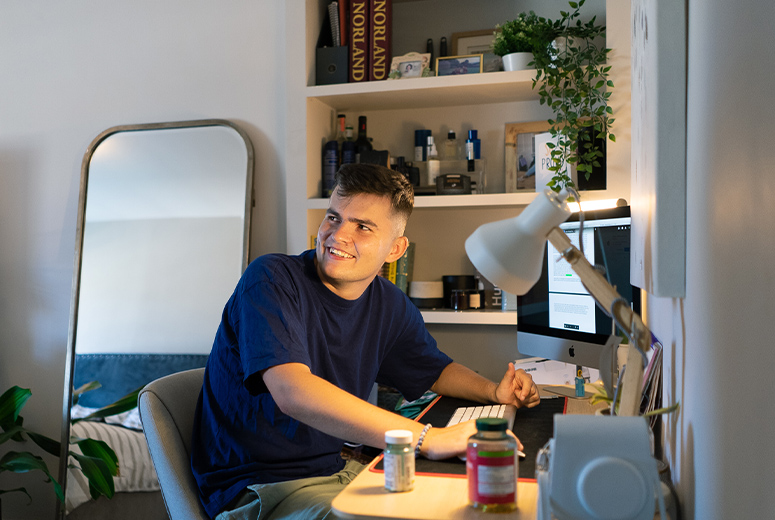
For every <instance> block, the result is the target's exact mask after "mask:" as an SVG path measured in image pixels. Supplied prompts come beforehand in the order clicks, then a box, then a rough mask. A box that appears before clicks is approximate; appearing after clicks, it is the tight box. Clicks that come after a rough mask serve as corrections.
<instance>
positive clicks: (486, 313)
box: [422, 309, 517, 325]
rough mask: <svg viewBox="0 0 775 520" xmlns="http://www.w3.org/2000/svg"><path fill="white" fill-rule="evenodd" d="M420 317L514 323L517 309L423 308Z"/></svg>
mask: <svg viewBox="0 0 775 520" xmlns="http://www.w3.org/2000/svg"><path fill="white" fill-rule="evenodd" d="M422 317H423V319H424V320H425V323H435V324H439V323H442V324H453V325H454V324H457V325H516V324H517V311H500V310H468V311H453V310H451V309H449V310H447V309H440V310H424V311H422Z"/></svg>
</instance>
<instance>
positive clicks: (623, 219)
mask: <svg viewBox="0 0 775 520" xmlns="http://www.w3.org/2000/svg"><path fill="white" fill-rule="evenodd" d="M560 228H561V229H562V230H563V231H564V232H565V233H566V234H567V235H568V237H569V238H570V240H571V242H572V243H573V245H575V246H576V247H579V214H578V213H574V214H573V215H572V216H571V217H570V218H569V219H568V220H567V221H566V222H565V223H563V224H561V225H560ZM582 241H583V244H584V256H586V258H587V259H588V260H589V262H590V263H591V264H592V265H595V266H598V267H599V268H601V272H602V273H603V274H604V276H605V277H606V278H607V279H608V281H609V283H611V285H613V286H614V287H615V288H616V290H617V292H618V293H619V294H620V295H621V296H622V297H623V298H625V299H626V300H627V301H628V302H630V305H631V306H632V307H633V309H634V310H635V311H636V312H638V313H639V312H640V290H639V289H638V288H637V287H634V286H632V285H631V284H630V208H629V207H628V206H625V207H618V208H611V209H604V210H595V211H586V212H585V213H584V229H583V237H582ZM558 260H559V261H558ZM517 313H518V316H517V330H518V333H517V349H518V350H519V352H520V353H521V354H523V355H528V356H535V357H540V358H546V359H553V360H556V361H563V362H565V363H573V364H576V365H581V366H585V367H590V368H596V369H600V368H601V366H600V363H601V354H602V353H603V352H604V351H607V353H608V355H609V356H611V355H613V354H612V352H611V351H612V350H613V348H614V347H615V346H616V345H618V344H619V338H618V337H617V331H616V330H615V328H614V326H613V324H612V319H611V318H609V317H608V315H607V313H606V312H604V311H603V310H602V309H601V308H600V307H599V306H597V305H596V304H595V300H594V299H593V298H592V296H590V295H589V293H588V292H587V291H586V289H585V288H584V286H583V285H582V284H581V281H580V279H579V277H578V276H577V275H576V273H574V272H573V270H572V269H571V266H570V264H569V263H568V262H566V261H565V260H564V259H563V258H562V257H561V256H560V253H559V252H557V250H555V249H554V247H552V245H551V244H549V243H548V242H547V248H546V251H545V252H544V263H543V268H542V271H541V277H540V278H539V280H538V282H537V283H536V284H535V286H533V288H532V289H531V290H530V291H529V292H528V293H527V294H525V295H524V296H520V297H519V298H518V299H517ZM615 359H616V357H615V356H613V360H614V361H615Z"/></svg>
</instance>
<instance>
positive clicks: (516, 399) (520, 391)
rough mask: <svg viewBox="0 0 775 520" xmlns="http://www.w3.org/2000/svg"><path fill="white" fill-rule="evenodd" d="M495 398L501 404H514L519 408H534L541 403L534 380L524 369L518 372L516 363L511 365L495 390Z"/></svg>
mask: <svg viewBox="0 0 775 520" xmlns="http://www.w3.org/2000/svg"><path fill="white" fill-rule="evenodd" d="M495 397H496V399H497V401H498V402H499V403H501V404H513V405H515V406H516V407H517V408H522V407H528V408H532V407H534V406H537V405H538V403H540V402H541V397H540V396H539V395H538V388H537V387H536V385H535V383H534V382H533V378H532V377H530V374H528V373H527V372H525V371H524V370H522V369H519V370H516V369H515V368H514V363H509V368H508V369H506V374H505V375H504V376H503V379H501V382H500V383H498V386H497V388H496V389H495Z"/></svg>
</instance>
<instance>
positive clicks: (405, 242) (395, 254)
mask: <svg viewBox="0 0 775 520" xmlns="http://www.w3.org/2000/svg"><path fill="white" fill-rule="evenodd" d="M408 247H409V239H408V238H406V237H403V236H401V237H398V238H396V239H395V240H394V241H393V246H392V247H391V248H390V254H389V255H388V256H387V258H386V259H385V262H386V263H388V264H389V263H390V262H395V261H396V260H398V259H399V258H401V257H402V256H404V253H406V249H407V248H408Z"/></svg>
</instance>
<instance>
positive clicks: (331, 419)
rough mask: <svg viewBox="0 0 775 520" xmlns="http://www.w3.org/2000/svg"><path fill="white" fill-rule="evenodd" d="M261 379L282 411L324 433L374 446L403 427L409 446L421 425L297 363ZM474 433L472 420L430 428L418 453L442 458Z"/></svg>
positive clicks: (381, 445)
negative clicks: (339, 386) (409, 435)
mask: <svg viewBox="0 0 775 520" xmlns="http://www.w3.org/2000/svg"><path fill="white" fill-rule="evenodd" d="M262 375H263V378H264V383H265V384H266V387H267V389H268V390H269V392H270V393H271V394H272V398H273V399H274V400H275V403H277V406H278V407H279V408H280V410H282V412H283V413H285V414H286V415H289V416H291V417H293V418H294V419H296V420H298V421H300V422H303V423H304V424H307V425H309V426H312V427H313V428H316V429H318V430H320V431H322V432H324V433H327V434H329V435H332V436H334V437H338V438H340V439H346V440H348V441H353V442H359V443H363V444H366V445H369V446H374V447H377V448H384V447H385V432H386V431H387V430H395V429H401V430H409V431H411V432H412V434H413V439H414V443H413V444H414V445H416V444H417V440H418V438H419V436H420V433H421V432H422V429H423V427H424V425H423V424H421V423H419V422H416V421H413V420H411V419H407V418H406V417H402V416H400V415H398V414H395V413H393V412H389V411H387V410H383V409H382V408H378V407H376V406H373V405H371V404H369V403H367V402H366V401H363V400H361V399H359V398H357V397H355V396H354V395H352V394H350V393H348V392H345V391H344V390H342V389H341V388H338V387H336V386H334V385H332V384H331V383H329V382H328V381H326V380H324V379H321V378H319V377H317V376H315V375H314V374H312V373H311V372H310V370H309V367H307V366H306V365H303V364H301V363H287V364H283V365H276V366H274V367H271V368H268V369H266V370H265V371H264V372H263V374H262ZM474 433H476V427H475V425H474V424H473V421H468V422H467V423H462V424H459V425H456V426H454V427H451V428H432V429H431V430H430V431H428V433H427V435H426V437H425V441H424V442H423V445H422V449H421V453H422V454H423V455H424V456H426V457H428V458H431V459H444V458H448V457H453V456H456V455H459V454H461V453H463V451H465V446H466V441H467V440H468V437H470V436H471V435H473V434H474Z"/></svg>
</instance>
